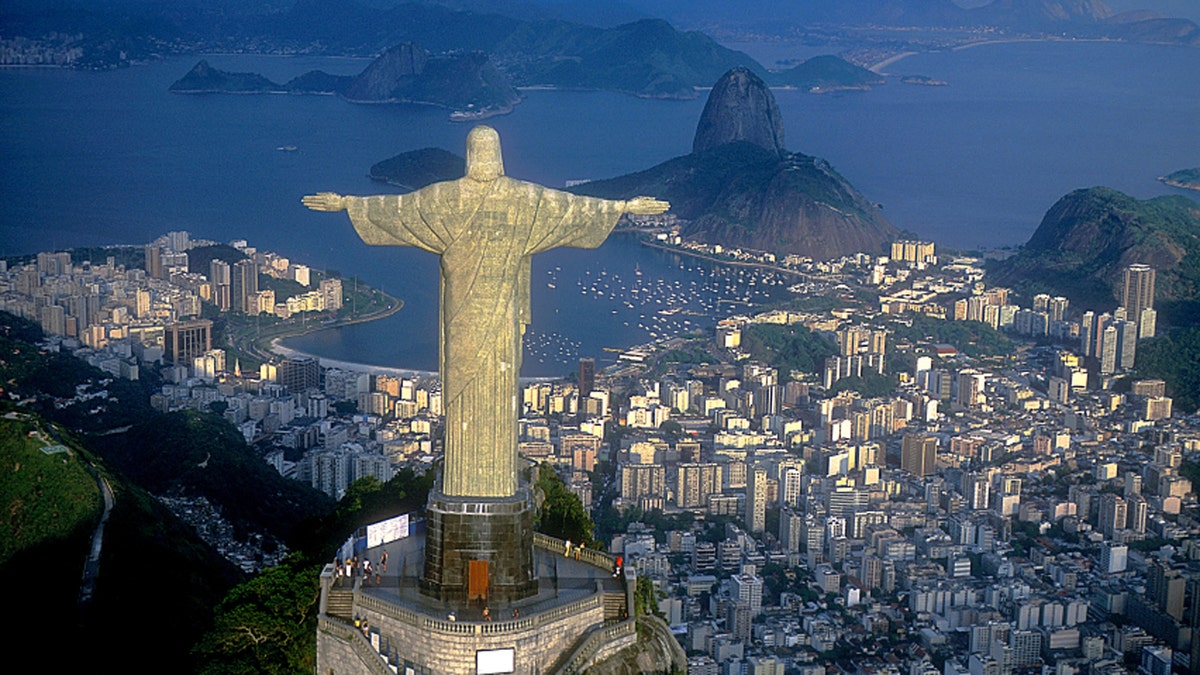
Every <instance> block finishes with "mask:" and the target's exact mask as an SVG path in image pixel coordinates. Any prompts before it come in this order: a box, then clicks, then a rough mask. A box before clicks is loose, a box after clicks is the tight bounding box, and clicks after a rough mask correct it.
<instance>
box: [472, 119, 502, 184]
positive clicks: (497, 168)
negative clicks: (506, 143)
mask: <svg viewBox="0 0 1200 675" xmlns="http://www.w3.org/2000/svg"><path fill="white" fill-rule="evenodd" d="M503 175H504V160H503V159H501V157H500V134H498V133H496V130H495V129H493V128H491V127H489V126H485V125H482V124H481V125H479V126H477V127H475V128H474V129H472V130H471V133H469V134H467V178H473V179H475V180H478V181H489V180H495V179H497V178H499V177H500V176H503Z"/></svg>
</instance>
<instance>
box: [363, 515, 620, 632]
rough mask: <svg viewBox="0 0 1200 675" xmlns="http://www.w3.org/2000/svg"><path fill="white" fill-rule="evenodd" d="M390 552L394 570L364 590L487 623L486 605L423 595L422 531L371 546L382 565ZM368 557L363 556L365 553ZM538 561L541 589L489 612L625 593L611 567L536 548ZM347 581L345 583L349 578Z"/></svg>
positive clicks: (507, 613)
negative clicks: (385, 553)
mask: <svg viewBox="0 0 1200 675" xmlns="http://www.w3.org/2000/svg"><path fill="white" fill-rule="evenodd" d="M384 550H387V554H388V569H387V572H386V573H382V574H380V583H379V585H374V584H375V580H374V578H372V579H371V580H370V582H371V584H370V585H368V584H363V586H362V589H361V590H362V592H363V593H366V594H368V595H373V596H375V597H378V598H380V599H381V600H387V601H388V602H393V603H396V604H399V605H402V606H405V607H408V608H409V609H412V610H414V611H419V612H421V613H422V614H426V615H429V616H434V617H437V618H439V619H445V618H446V617H447V616H448V615H449V613H450V612H454V615H455V619H456V620H458V621H482V620H483V604H482V603H481V602H480V601H474V602H466V601H461V602H443V601H441V600H437V599H434V598H430V597H428V596H426V595H423V594H422V593H421V592H420V591H419V590H418V581H419V579H420V577H421V573H422V572H423V569H424V564H425V535H424V534H419V535H415V536H412V537H406V538H404V539H399V540H397V541H394V542H391V543H388V544H385V545H383V546H378V547H375V548H373V549H368V550H367V551H366V552H365V557H366V558H367V559H368V560H370V561H371V565H372V567H373V568H375V569H378V567H379V565H378V562H379V558H380V556H381V555H382V553H383V551H384ZM360 557H363V556H360ZM534 564H535V565H536V567H537V569H536V571H535V575H536V577H537V579H538V593H537V595H534V596H531V597H529V598H524V599H522V600H518V601H516V602H512V603H492V604H490V605H489V607H488V608H489V610H490V612H491V615H492V619H493V620H495V621H503V620H507V619H511V618H512V616H513V610H517V611H519V612H520V613H521V615H523V616H525V615H530V614H535V613H537V612H540V611H544V610H548V609H551V608H553V607H557V606H559V605H561V604H563V603H565V602H572V601H574V600H582V599H584V598H586V597H588V596H590V595H593V594H595V593H596V592H597V590H601V591H603V592H607V593H623V592H624V585H623V583H621V582H620V581H619V580H617V579H615V578H613V576H612V572H611V570H604V569H600V568H598V567H596V566H594V565H589V564H587V563H585V562H581V561H577V560H575V559H574V558H571V557H567V556H564V555H562V554H561V553H552V552H550V551H547V550H545V549H541V548H537V547H535V548H534ZM343 583H344V581H343Z"/></svg>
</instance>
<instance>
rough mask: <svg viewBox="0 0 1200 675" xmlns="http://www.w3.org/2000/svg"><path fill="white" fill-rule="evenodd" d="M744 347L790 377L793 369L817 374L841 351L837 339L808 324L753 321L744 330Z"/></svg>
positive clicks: (784, 375) (780, 372)
mask: <svg viewBox="0 0 1200 675" xmlns="http://www.w3.org/2000/svg"><path fill="white" fill-rule="evenodd" d="M742 348H743V349H744V350H746V351H747V352H748V353H749V354H750V356H751V357H752V358H755V359H758V360H760V361H763V362H765V363H767V364H768V365H770V366H772V367H773V368H778V369H779V374H780V377H781V378H783V379H787V378H788V377H789V375H790V373H791V372H792V371H793V370H798V371H801V372H805V373H816V372H817V371H818V369H820V368H822V367H824V364H825V359H826V358H828V357H830V356H833V355H834V354H836V353H837V348H836V346H835V345H834V344H833V342H831V341H829V340H826V339H825V338H823V337H821V336H820V335H818V334H816V333H813V332H812V331H810V330H809V329H807V328H805V327H804V326H780V325H777V324H750V325H749V326H747V327H746V330H744V331H743V332H742Z"/></svg>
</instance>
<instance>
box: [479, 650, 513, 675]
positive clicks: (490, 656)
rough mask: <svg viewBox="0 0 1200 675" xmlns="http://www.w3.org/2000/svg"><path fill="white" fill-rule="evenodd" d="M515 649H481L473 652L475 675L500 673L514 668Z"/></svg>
mask: <svg viewBox="0 0 1200 675" xmlns="http://www.w3.org/2000/svg"><path fill="white" fill-rule="evenodd" d="M515 664H516V650H515V649H481V650H479V651H477V652H475V673H476V674H477V675H500V674H501V673H511V672H513V670H514V669H515V668H516V665H515Z"/></svg>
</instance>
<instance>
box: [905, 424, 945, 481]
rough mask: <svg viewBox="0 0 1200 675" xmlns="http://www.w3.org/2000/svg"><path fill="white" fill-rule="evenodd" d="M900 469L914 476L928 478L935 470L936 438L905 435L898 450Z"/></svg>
mask: <svg viewBox="0 0 1200 675" xmlns="http://www.w3.org/2000/svg"><path fill="white" fill-rule="evenodd" d="M900 468H901V469H903V470H905V471H907V472H909V473H911V474H913V475H916V476H930V475H933V473H934V472H935V471H936V469H937V438H935V437H933V436H923V435H918V434H905V435H904V440H903V441H902V442H901V448H900Z"/></svg>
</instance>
